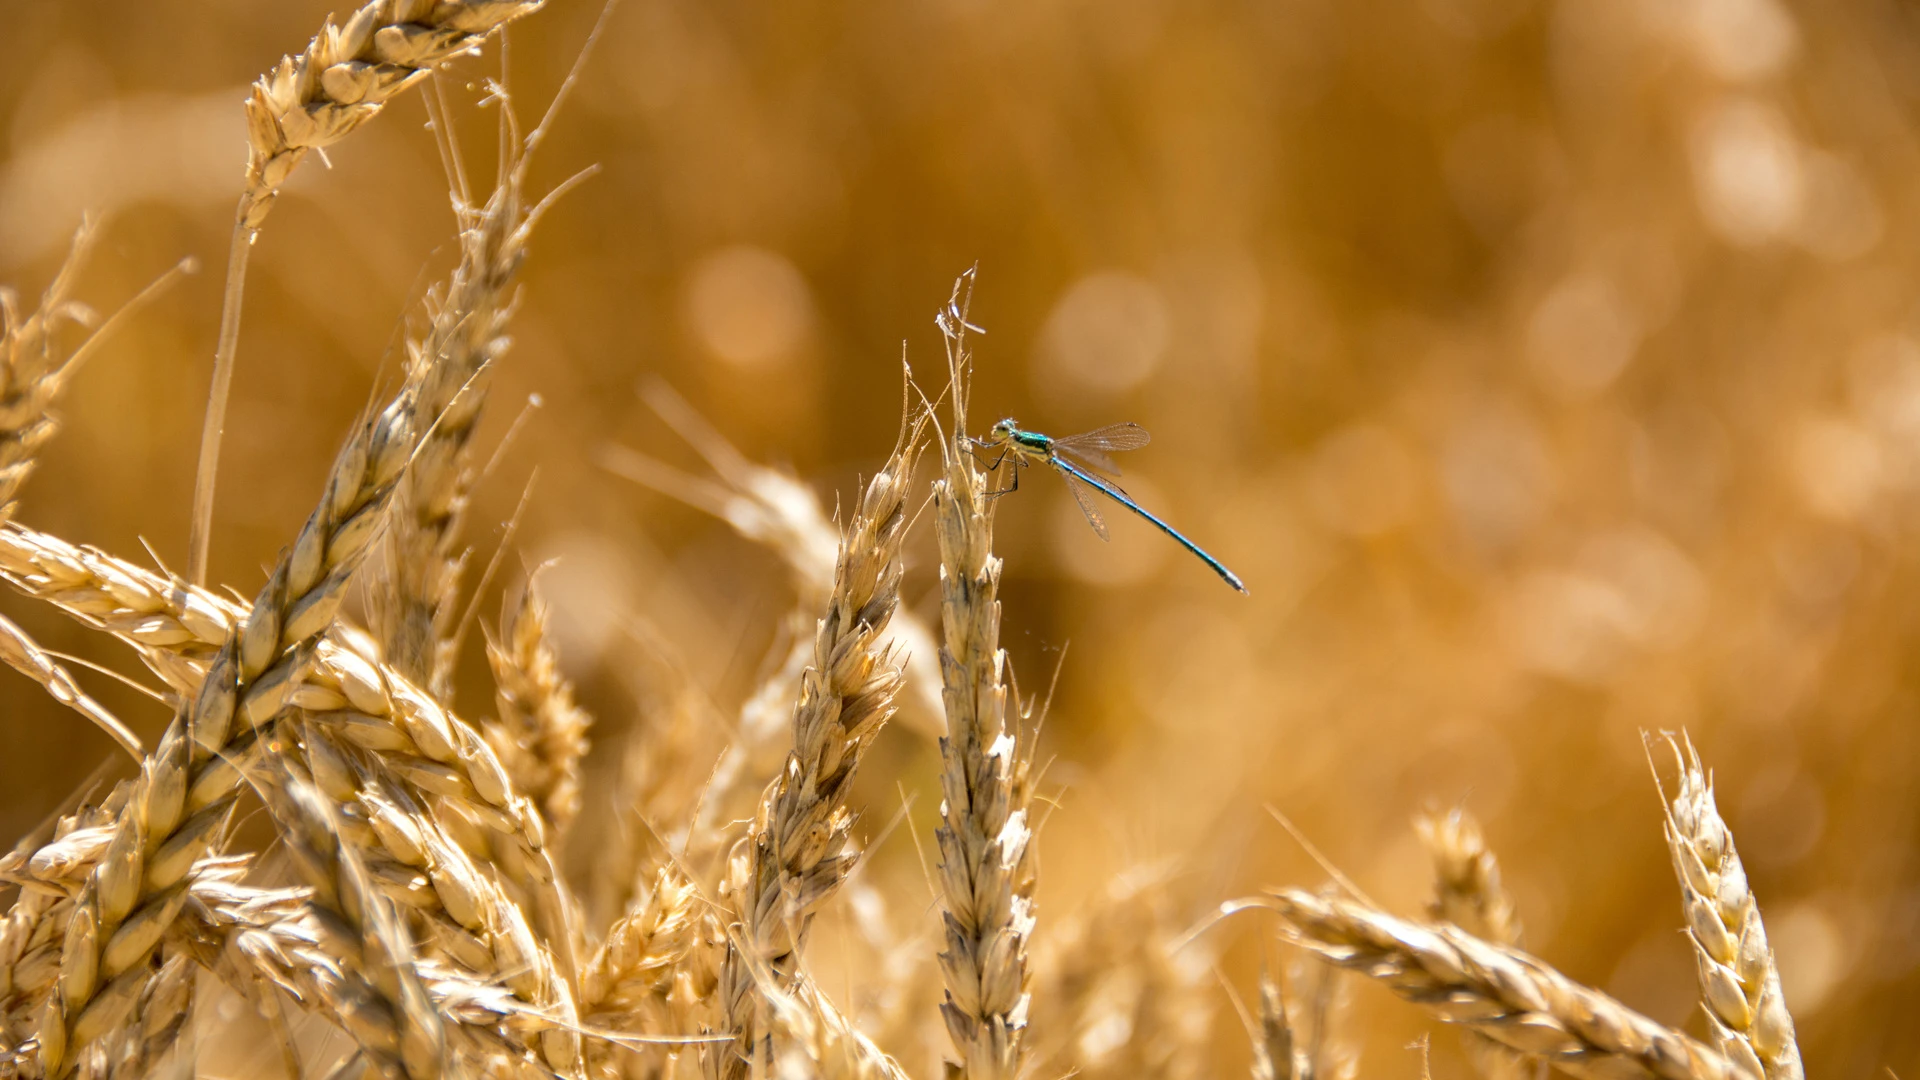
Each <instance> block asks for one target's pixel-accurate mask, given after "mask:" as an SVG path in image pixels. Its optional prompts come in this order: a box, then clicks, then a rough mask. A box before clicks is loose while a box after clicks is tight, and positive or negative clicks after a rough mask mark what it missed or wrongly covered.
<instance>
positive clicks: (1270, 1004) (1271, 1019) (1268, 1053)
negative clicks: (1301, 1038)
mask: <svg viewBox="0 0 1920 1080" xmlns="http://www.w3.org/2000/svg"><path fill="white" fill-rule="evenodd" d="M1258 1024H1259V1026H1258V1027H1257V1028H1256V1029H1255V1030H1254V1032H1253V1068H1252V1073H1253V1080H1294V1078H1295V1076H1296V1075H1298V1065H1297V1064H1296V1062H1295V1058H1294V1054H1295V1051H1294V1046H1293V1042H1294V1038H1293V1021H1292V1020H1291V1019H1289V1018H1288V1016H1287V996H1286V993H1285V992H1284V991H1283V990H1281V988H1280V980H1279V979H1277V978H1275V977H1274V975H1273V973H1272V972H1270V971H1267V970H1265V969H1264V968H1263V969H1262V970H1261V972H1260V1015H1259V1017H1258Z"/></svg>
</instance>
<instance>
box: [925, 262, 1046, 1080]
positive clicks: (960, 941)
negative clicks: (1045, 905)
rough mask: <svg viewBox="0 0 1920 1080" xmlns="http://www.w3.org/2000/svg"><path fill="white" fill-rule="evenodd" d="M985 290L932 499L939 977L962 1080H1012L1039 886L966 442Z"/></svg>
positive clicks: (951, 316)
mask: <svg viewBox="0 0 1920 1080" xmlns="http://www.w3.org/2000/svg"><path fill="white" fill-rule="evenodd" d="M972 289H973V274H972V271H968V273H967V274H966V275H964V276H963V277H962V278H961V279H960V280H959V281H958V282H956V283H955V285H954V292H953V298H952V300H951V301H950V302H949V304H948V306H947V308H946V309H945V310H944V311H943V312H942V313H941V318H940V320H939V321H940V326H941V329H942V330H943V332H944V333H945V334H946V337H947V357H948V371H949V373H950V376H951V384H952V385H951V386H950V388H949V390H950V393H951V394H952V402H953V432H952V435H951V442H949V441H947V440H946V439H942V441H941V444H940V446H941V457H942V458H943V466H944V469H943V475H942V476H941V478H940V479H939V480H938V481H936V482H935V483H934V487H933V495H934V506H935V522H936V525H935V527H936V532H937V535H938V537H939V542H940V615H941V629H942V640H943V644H942V648H941V653H940V672H941V679H942V683H943V685H944V700H945V705H946V713H947V737H946V738H944V739H942V740H941V741H940V759H941V773H940V790H941V794H942V797H943V804H942V806H941V826H940V829H939V832H938V834H937V835H938V839H939V844H940V876H939V882H940V890H941V895H942V897H943V899H944V901H945V904H946V949H945V950H944V951H943V952H941V954H940V971H941V974H942V976H943V977H944V979H945V982H946V990H947V996H946V1000H945V1002H943V1003H942V1005H941V1007H940V1008H941V1015H942V1016H943V1017H944V1018H945V1020H946V1025H947V1031H948V1034H949V1035H950V1036H951V1037H952V1039H953V1046H954V1049H955V1050H956V1051H957V1052H958V1054H959V1056H960V1062H959V1066H958V1067H959V1070H960V1072H961V1074H962V1075H964V1076H966V1077H968V1078H969V1080H989V1078H994V1080H999V1078H1012V1077H1014V1076H1017V1075H1018V1074H1019V1072H1020V1065H1021V1060H1022V1057H1023V1053H1024V1048H1023V1037H1024V1035H1025V1032H1026V1026H1027V978H1028V971H1027V938H1028V936H1029V935H1030V934H1031V933H1032V930H1033V922H1034V909H1033V891H1034V885H1035V876H1036V875H1035V869H1034V865H1033V858H1032V851H1031V841H1032V827H1031V824H1030V820H1029V816H1028V802H1029V799H1030V797H1031V795H1030V787H1029V780H1028V762H1027V760H1026V757H1025V755H1024V754H1023V753H1022V752H1021V751H1020V748H1019V747H1018V745H1017V742H1016V739H1015V736H1014V733H1013V732H1012V731H1010V730H1009V728H1008V725H1007V686H1006V683H1005V681H1004V680H1003V674H1004V671H1005V667H1006V654H1005V653H1003V652H1002V651H1001V650H1000V601H999V598H998V592H999V585H1000V560H999V559H998V558H996V557H995V556H994V554H993V511H992V507H991V505H990V504H989V502H988V498H987V478H986V476H985V474H983V473H982V472H981V471H980V470H979V469H978V468H977V467H976V466H975V463H974V458H973V456H972V454H971V452H970V451H971V447H970V444H969V443H968V442H967V441H966V440H967V431H966V424H967V409H966V406H967V392H968V380H969V379H970V377H971V370H970V368H971V363H972V359H971V356H970V354H969V353H968V352H967V345H966V337H965V334H966V330H967V325H966V316H967V305H968V303H969V301H970V300H971V297H972Z"/></svg>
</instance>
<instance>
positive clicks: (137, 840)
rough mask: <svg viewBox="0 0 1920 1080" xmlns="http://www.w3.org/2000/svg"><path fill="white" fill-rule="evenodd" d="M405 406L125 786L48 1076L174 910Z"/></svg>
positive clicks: (58, 1069) (70, 962)
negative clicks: (135, 776) (121, 810)
mask: <svg viewBox="0 0 1920 1080" xmlns="http://www.w3.org/2000/svg"><path fill="white" fill-rule="evenodd" d="M411 406H412V401H411V398H410V396H409V395H407V394H405V393H402V394H401V396H400V397H399V398H397V399H396V400H395V401H394V402H393V403H392V404H391V405H390V406H388V408H387V409H385V410H384V411H382V412H381V414H380V415H379V416H377V417H375V418H374V419H373V420H371V421H369V422H368V423H366V424H365V425H363V426H361V427H360V428H358V429H357V430H356V431H355V433H354V435H353V437H352V438H351V439H350V440H349V441H348V443H347V446H346V448H345V449H344V450H343V451H342V453H341V455H340V457H339V459H338V460H337V461H336V462H335V465H334V468H333V471H332V474H331V476H330V477H329V479H328V481H327V486H326V494H325V496H324V497H323V498H322V500H321V503H320V505H319V507H318V508H317V509H316V510H315V511H314V513H313V514H312V516H311V517H309V518H308V519H307V524H306V526H305V528H303V529H302V530H301V533H300V536H299V538H298V539H297V540H296V541H295V543H294V546H293V548H292V549H291V550H290V551H289V552H287V553H286V554H285V555H284V556H282V558H281V560H280V562H279V565H278V566H276V567H275V569H274V571H273V573H272V575H271V576H270V577H269V580H268V582H267V585H266V586H265V587H264V588H263V589H262V590H261V591H260V594H259V596H258V597H256V599H255V600H254V603H253V606H252V609H251V610H250V611H249V612H248V615H247V619H246V621H245V622H244V623H242V624H240V625H239V626H238V627H236V628H235V629H234V631H233V632H232V633H231V634H230V635H229V636H228V637H227V639H226V641H225V642H224V643H223V644H222V646H221V648H220V651H219V652H218V653H217V654H216V655H215V657H214V660H213V663H212V666H211V668H210V669H209V672H208V675H207V677H206V679H205V680H204V682H203V683H202V685H201V689H200V692H199V694H198V695H197V696H196V697H194V698H193V699H192V701H191V702H190V703H188V704H187V705H185V706H183V707H182V708H181V709H180V710H179V711H178V712H177V713H176V714H175V717H174V721H173V723H172V725H170V726H169V727H168V729H167V732H166V734H165V735H163V736H162V737H161V741H160V744H159V746H158V747H156V748H155V750H154V752H153V753H152V754H151V755H150V756H149V757H148V758H147V760H146V762H145V763H144V764H143V766H142V768H141V775H140V777H139V779H138V780H136V781H133V782H131V786H130V787H129V788H128V797H127V799H126V807H127V809H126V811H125V812H124V813H123V814H122V815H121V817H120V820H119V821H118V822H117V823H116V828H115V834H114V838H113V842H112V844H111V846H110V847H109V849H108V852H107V854H106V855H105V856H104V857H103V859H102V861H101V863H100V865H99V866H98V867H97V868H96V869H95V871H94V873H93V875H92V877H91V879H90V880H89V882H88V884H87V887H86V888H85V890H83V891H82V893H81V896H80V899H79V901H78V902H77V903H76V905H75V910H74V915H73V919H72V922H71V923H70V926H69V929H68V931H67V940H66V951H65V953H64V955H63V957H62V961H61V980H60V985H59V986H58V987H57V988H56V990H55V993H54V995H53V997H52V998H51V999H50V1001H49V1003H48V1011H47V1016H46V1021H45V1031H44V1032H43V1037H42V1047H41V1056H42V1063H43V1067H44V1069H45V1071H46V1072H47V1073H48V1074H49V1075H50V1076H53V1077H58V1076H61V1075H64V1074H65V1073H66V1072H68V1071H70V1070H71V1068H72V1067H73V1064H74V1062H75V1061H76V1059H77V1057H76V1056H77V1053H78V1052H79V1051H80V1050H81V1049H83V1048H84V1047H85V1046H86V1044H88V1043H90V1042H91V1041H93V1039H94V1038H97V1037H98V1036H99V1035H101V1034H104V1033H105V1032H107V1031H109V1030H111V1029H112V1028H113V1027H114V1026H116V1024H117V1022H118V1020H119V1019H120V1017H121V1016H122V1015H123V1014H124V1012H125V1010H126V1008H127V1007H128V1006H129V1005H130V1004H131V1003H132V1001H133V999H134V998H135V997H137V996H138V994H139V992H140V991H141V990H142V989H143V988H144V985H145V978H144V976H145V971H144V970H143V968H144V964H145V961H146V959H147V957H148V956H149V955H151V954H152V952H153V950H154V948H155V947H156V946H157V945H158V944H159V941H160V938H161V936H162V935H163V934H164V933H165V931H166V930H167V929H168V927H169V926H170V925H171V924H172V923H173V921H174V920H175V919H176V918H177V917H178V915H179V911H180V905H181V904H182V903H184V901H185V896H186V893H185V887H184V881H183V878H184V876H185V874H186V872H187V870H188V869H189V868H190V867H191V866H192V864H193V862H194V860H196V859H197V858H199V856H200V855H201V854H203V853H204V852H205V851H206V850H207V849H208V848H209V847H210V846H211V845H212V844H213V843H214V842H215V840H216V838H217V834H218V833H219V832H220V830H221V827H222V825H223V824H224V822H225V820H226V816H227V810H228V809H229V808H230V807H231V805H232V800H233V795H234V791H235V789H236V788H237V787H238V784H239V776H238V772H237V770H236V768H235V762H236V761H237V760H238V759H240V758H242V757H244V756H245V755H247V754H248V753H250V752H251V750H252V746H253V743H254V742H255V736H256V734H257V731H258V729H259V726H260V725H261V724H264V723H265V722H266V721H267V720H269V719H270V718H271V717H272V716H274V715H275V714H276V713H278V712H279V710H280V709H281V708H282V707H283V706H284V705H285V704H286V703H287V699H288V696H289V694H290V693H291V691H292V689H293V687H294V686H295V684H296V683H297V682H298V681H299V677H300V673H301V672H302V671H303V670H304V669H305V668H306V667H307V663H308V658H309V656H310V654H311V651H312V646H313V643H314V642H315V640H316V639H317V638H318V637H319V636H320V634H321V632H322V631H324V630H325V629H326V628H327V626H328V625H329V624H330V623H331V622H332V621H333V616H334V613H335V611H337V610H338V607H339V604H340V600H341V598H342V595H343V594H344V592H345V589H346V585H347V582H348V580H349V578H350V576H351V574H352V572H353V570H354V569H355V568H356V567H357V566H358V565H359V562H360V559H361V558H362V556H364V555H365V553H366V550H367V548H368V547H369V546H370V544H371V543H372V541H373V539H374V538H375V536H376V535H377V532H378V529H379V527H380V524H381V521H382V517H383V515H384V512H385V510H386V505H387V500H388V496H389V495H390V494H391V492H392V490H393V485H394V481H395V480H396V479H397V478H398V477H399V475H400V471H401V469H402V468H404V467H405V465H406V460H407V456H408V454H409V453H410V452H411V449H412V446H413V443H414V440H415V435H416V432H415V430H414V414H413V410H412V407H411Z"/></svg>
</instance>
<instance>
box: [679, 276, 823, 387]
mask: <svg viewBox="0 0 1920 1080" xmlns="http://www.w3.org/2000/svg"><path fill="white" fill-rule="evenodd" d="M686 305H687V319H688V321H689V322H690V323H691V324H692V328H693V332H694V335H695V336H696V337H697V338H698V339H699V341H700V344H701V345H703V346H705V347H706V349H707V350H708V351H709V352H711V353H712V354H713V355H715V356H717V357H719V358H720V359H721V360H724V361H726V362H727V363H729V364H733V365H735V366H737V367H743V368H757V367H764V366H767V365H772V364H779V363H783V362H785V361H788V360H790V359H792V358H793V356H794V354H795V353H796V352H797V351H798V349H799V347H800V346H801V344H802V343H804V342H805V340H806V338H807V336H808V335H809V334H810V333H811V331H812V329H813V298H812V294H811V292H810V290H809V289H808V288H807V281H806V279H805V278H804V277H802V276H801V274H800V271H799V270H798V269H797V268H796V267H795V266H794V265H793V263H792V262H791V261H789V260H788V259H787V258H786V257H784V256H782V255H779V254H777V253H775V252H772V251H768V250H767V249H765V248H759V247H747V246H739V247H730V248H724V249H722V250H720V251H717V252H714V253H713V254H711V255H708V256H706V257H705V258H703V259H701V260H700V262H699V263H698V264H697V265H696V266H695V267H694V269H693V273H692V274H691V276H690V278H689V280H688V283H687V293H686Z"/></svg>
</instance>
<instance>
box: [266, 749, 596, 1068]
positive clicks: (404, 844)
mask: <svg viewBox="0 0 1920 1080" xmlns="http://www.w3.org/2000/svg"><path fill="white" fill-rule="evenodd" d="M284 741H288V742H291V741H292V739H291V737H289V738H288V739H287V740H284ZM301 741H302V742H303V744H304V746H305V749H306V757H307V762H308V765H309V767H310V768H311V769H312V772H313V778H314V783H315V785H316V786H317V787H318V788H319V789H320V790H321V791H322V792H323V793H324V794H325V795H327V796H328V797H329V798H331V799H333V800H335V801H336V802H338V803H339V804H341V805H343V806H347V807H350V808H351V809H352V810H353V813H352V815H351V817H346V818H343V823H342V827H341V829H340V832H341V837H342V839H343V841H344V842H345V843H346V845H347V846H350V847H352V848H354V849H355V851H356V852H358V853H360V857H361V858H362V859H363V861H364V862H365V864H366V866H367V868H368V871H369V873H370V875H371V876H372V878H373V880H374V882H375V884H376V885H378V886H379V887H380V888H381V889H382V890H383V891H385V892H386V893H387V894H388V895H390V896H391V897H392V898H393V899H394V900H395V901H396V902H399V903H401V904H404V905H405V906H406V907H407V908H408V909H409V910H411V911H413V912H415V913H416V914H417V915H419V916H420V918H421V920H422V922H423V924H424V925H425V927H426V928H427V931H428V933H427V935H426V938H425V940H424V941H423V942H422V944H423V945H430V946H432V947H435V948H437V949H438V950H440V951H441V952H444V953H445V954H446V955H447V956H449V957H451V958H452V959H453V960H454V962H456V963H457V964H459V965H460V966H461V967H463V968H464V969H465V970H466V971H468V972H471V973H472V974H473V975H474V977H476V978H479V979H483V980H488V981H498V982H499V983H501V984H502V985H503V986H504V987H505V988H506V989H507V990H508V991H510V992H511V993H512V994H513V995H514V996H515V997H516V998H518V999H519V1000H520V1001H521V1002H524V1003H525V1005H526V1009H525V1012H526V1013H527V1014H529V1015H535V1014H537V1015H540V1016H544V1017H546V1018H547V1019H548V1021H549V1025H548V1027H547V1028H546V1029H544V1030H542V1031H540V1032H538V1033H537V1036H538V1037H537V1039H536V1040H534V1041H533V1042H531V1043H530V1044H529V1047H530V1049H531V1050H532V1051H533V1052H536V1053H538V1054H539V1056H540V1057H541V1058H542V1059H544V1061H545V1062H546V1064H547V1066H548V1067H549V1068H550V1069H551V1071H553V1072H555V1073H556V1074H558V1075H563V1076H565V1075H572V1074H573V1073H574V1072H575V1071H576V1069H577V1065H578V1062H579V1057H580V1047H579V1040H578V1037H577V1035H576V1034H575V1031H574V1029H575V1028H576V1027H577V1022H576V1016H577V1013H576V1011H575V1007H574V1004H573V1000H572V997H571V994H570V992H569V984H568V983H567V981H566V980H565V979H564V978H563V977H562V975H561V972H560V968H559V964H558V962H557V957H556V955H555V952H554V950H553V949H552V948H550V947H549V943H550V942H551V941H552V940H553V939H551V938H543V936H542V935H540V934H536V933H535V932H534V928H533V926H532V925H531V923H530V922H529V920H528V918H527V916H526V914H525V912H524V911H523V909H522V906H521V904H520V903H519V902H518V901H517V900H516V899H515V898H514V897H513V896H511V895H509V894H508V892H507V891H506V890H505V889H504V888H503V887H502V885H501V884H500V882H499V881H498V880H497V879H498V877H499V876H500V875H499V874H498V873H497V871H494V868H493V867H491V866H489V865H488V863H486V862H484V861H480V860H477V859H476V858H475V857H474V856H472V855H470V854H469V853H468V852H469V851H470V850H472V849H474V848H478V849H480V850H483V851H484V850H487V849H488V847H489V845H488V843H487V842H486V839H485V837H484V836H478V837H466V838H463V839H460V840H456V839H454V838H453V836H452V834H456V833H463V832H465V833H472V832H476V831H480V830H478V829H477V828H476V825H475V823H474V822H473V820H472V818H471V817H469V816H468V815H467V814H466V812H464V811H461V810H456V809H454V804H453V803H452V802H451V800H448V799H446V798H445V797H444V796H442V797H441V798H439V799H433V798H432V796H431V795H424V794H416V793H415V792H410V791H408V790H406V787H407V785H405V784H404V783H403V782H402V780H401V778H400V776H399V775H396V773H402V775H404V773H403V772H402V771H403V770H408V769H412V770H414V771H416V773H417V772H418V770H419V768H420V766H419V765H418V764H417V763H415V764H412V765H409V764H408V763H407V762H406V761H404V760H399V761H395V760H393V759H390V758H387V757H383V756H382V755H379V754H375V753H369V752H364V750H363V751H361V752H354V751H351V750H348V749H346V748H345V747H342V746H341V745H340V744H339V743H337V742H335V741H334V737H333V735H332V733H331V732H330V731H329V726H328V725H325V724H321V723H317V722H314V723H310V724H308V725H307V726H306V728H305V731H304V736H303V738H302V740H301ZM416 782H417V780H416ZM430 806H431V807H432V809H429V807H430ZM448 811H451V812H448ZM490 871H493V872H490ZM562 947H563V948H564V947H567V944H566V943H564V942H563V943H562Z"/></svg>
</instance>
